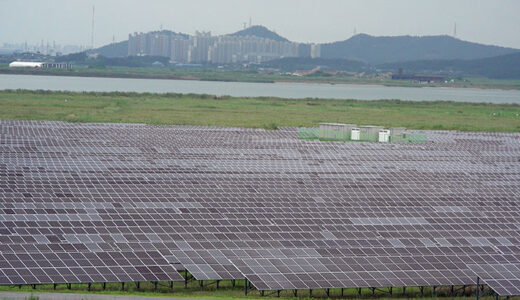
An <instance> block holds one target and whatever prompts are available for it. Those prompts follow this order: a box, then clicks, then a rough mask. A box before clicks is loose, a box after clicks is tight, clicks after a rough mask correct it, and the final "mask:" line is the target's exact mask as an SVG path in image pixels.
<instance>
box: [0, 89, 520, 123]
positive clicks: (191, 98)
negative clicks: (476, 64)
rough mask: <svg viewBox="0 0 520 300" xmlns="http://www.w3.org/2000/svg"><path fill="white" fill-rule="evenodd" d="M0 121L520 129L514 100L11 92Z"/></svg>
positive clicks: (3, 94)
mask: <svg viewBox="0 0 520 300" xmlns="http://www.w3.org/2000/svg"><path fill="white" fill-rule="evenodd" d="M0 119H5V120H51V121H67V122H107V123H146V124H160V125H202V126H227V127H249V128H265V129H277V128H278V127H282V126H283V127H285V126H289V127H315V126H317V125H318V124H319V123H322V122H338V123H354V124H358V125H381V126H385V127H406V128H409V129H434V130H435V129H439V130H461V131H488V132H520V105H516V104H484V103H482V104H478V103H461V102H447V101H434V102H415V101H400V100H378V101H359V100H322V99H282V98H269V97H260V98H234V97H216V96H211V95H196V94H150V93H120V92H113V93H76V92H50V91H24V90H19V91H0Z"/></svg>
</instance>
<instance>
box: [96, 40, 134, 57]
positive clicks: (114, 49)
mask: <svg viewBox="0 0 520 300" xmlns="http://www.w3.org/2000/svg"><path fill="white" fill-rule="evenodd" d="M88 53H98V54H99V55H101V56H104V57H126V56H127V55H128V40H126V41H122V42H119V43H112V44H108V45H106V46H103V47H100V48H96V49H93V50H89V51H88Z"/></svg>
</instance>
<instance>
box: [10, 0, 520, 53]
mask: <svg viewBox="0 0 520 300" xmlns="http://www.w3.org/2000/svg"><path fill="white" fill-rule="evenodd" d="M92 6H95V7H96V14H95V27H94V46H95V47H99V46H102V45H106V44H109V43H111V42H112V41H114V40H115V41H122V40H126V39H127V37H128V34H130V33H133V32H149V31H154V30H159V29H161V27H162V29H167V30H172V31H175V32H182V33H186V34H192V35H193V34H194V33H195V31H196V30H200V31H211V32H212V33H213V34H214V35H222V34H227V33H233V32H236V31H238V30H240V29H243V27H244V26H243V25H244V23H245V24H249V21H250V20H252V24H253V25H263V26H266V27H267V28H269V29H271V30H274V31H276V32H277V33H278V34H280V35H281V36H284V37H286V38H288V39H289V40H291V41H293V42H298V43H326V42H334V41H339V40H345V39H347V38H349V37H351V36H352V35H353V34H354V32H356V33H366V34H370V35H375V36H396V35H412V36H426V35H443V34H445V35H453V33H454V24H455V22H456V24H457V30H456V31H457V34H456V36H457V38H460V39H462V40H467V41H472V42H478V43H482V44H489V45H498V46H504V47H513V48H520V36H518V34H516V33H517V32H520V21H519V20H518V18H516V16H515V13H516V11H518V10H520V2H518V1H513V0H500V1H487V0H486V1H484V0H477V1H474V0H473V1H469V0H461V1H455V2H453V1H447V0H439V1H420V3H419V2H418V1H413V0H399V1H391V2H390V1H383V0H370V1H337V0H328V1H320V2H317V1H311V0H303V1H290V0H287V1H283V2H280V1H272V0H265V1H253V0H246V1H236V0H225V1H218V3H215V2H214V1H203V0H197V1H190V2H189V3H188V2H182V1H163V0H155V1H149V2H147V3H142V2H140V1H134V0H128V1H122V0H111V1H100V0H92V1H82V2H80V3H78V2H71V1H64V0H48V1H33V0H27V1H23V2H21V1H13V0H3V1H2V7H3V9H2V12H0V26H2V27H3V28H4V30H2V32H0V43H24V42H28V43H30V44H39V43H40V41H41V40H42V39H43V40H44V41H49V42H53V41H56V42H57V43H59V44H75V45H84V46H87V45H90V43H91V21H92ZM231 8H232V9H231ZM20 11H21V12H23V13H12V12H20ZM116 15H117V16H118V17H117V18H115V17H114V16H116ZM64 25H67V26H66V29H64Z"/></svg>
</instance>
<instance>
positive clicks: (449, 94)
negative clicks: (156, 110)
mask: <svg viewBox="0 0 520 300" xmlns="http://www.w3.org/2000/svg"><path fill="white" fill-rule="evenodd" d="M2 89H29V90H37V89H42V90H52V91H76V92H82V91H88V92H111V91H121V92H150V93H183V94H186V93H194V94H211V95H217V96H223V95H229V96H234V97H260V96H266V97H281V98H324V99H358V100H379V99H400V100H413V101H435V100H444V101H459V102H489V103H516V104H520V90H495V89H474V88H430V87H423V88H416V87H388V86H376V85H356V84H335V85H330V84H314V83H246V82H218V81H196V80H164V79H130V78H94V77H62V76H35V75H5V74H0V90H2Z"/></svg>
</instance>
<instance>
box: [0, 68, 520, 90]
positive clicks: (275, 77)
mask: <svg viewBox="0 0 520 300" xmlns="http://www.w3.org/2000/svg"><path fill="white" fill-rule="evenodd" d="M0 74H25V75H56V76H81V77H118V78H155V79H186V80H204V81H240V82H303V83H323V84H372V85H385V86H398V87H425V86H428V87H457V88H495V89H520V80H515V79H511V80H494V79H486V78H466V79H465V80H464V81H462V80H456V81H455V82H453V83H430V84H422V83H416V82H411V81H407V80H391V79H389V78H371V77H356V76H352V75H348V74H338V75H333V76H314V75H312V76H292V75H286V74H279V73H272V74H267V73H260V72H256V71H234V70H218V69H176V68H154V67H113V66H108V67H105V68H87V67H84V66H74V68H73V69H71V70H59V69H31V68H9V67H8V66H7V65H5V64H4V65H0Z"/></svg>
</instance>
